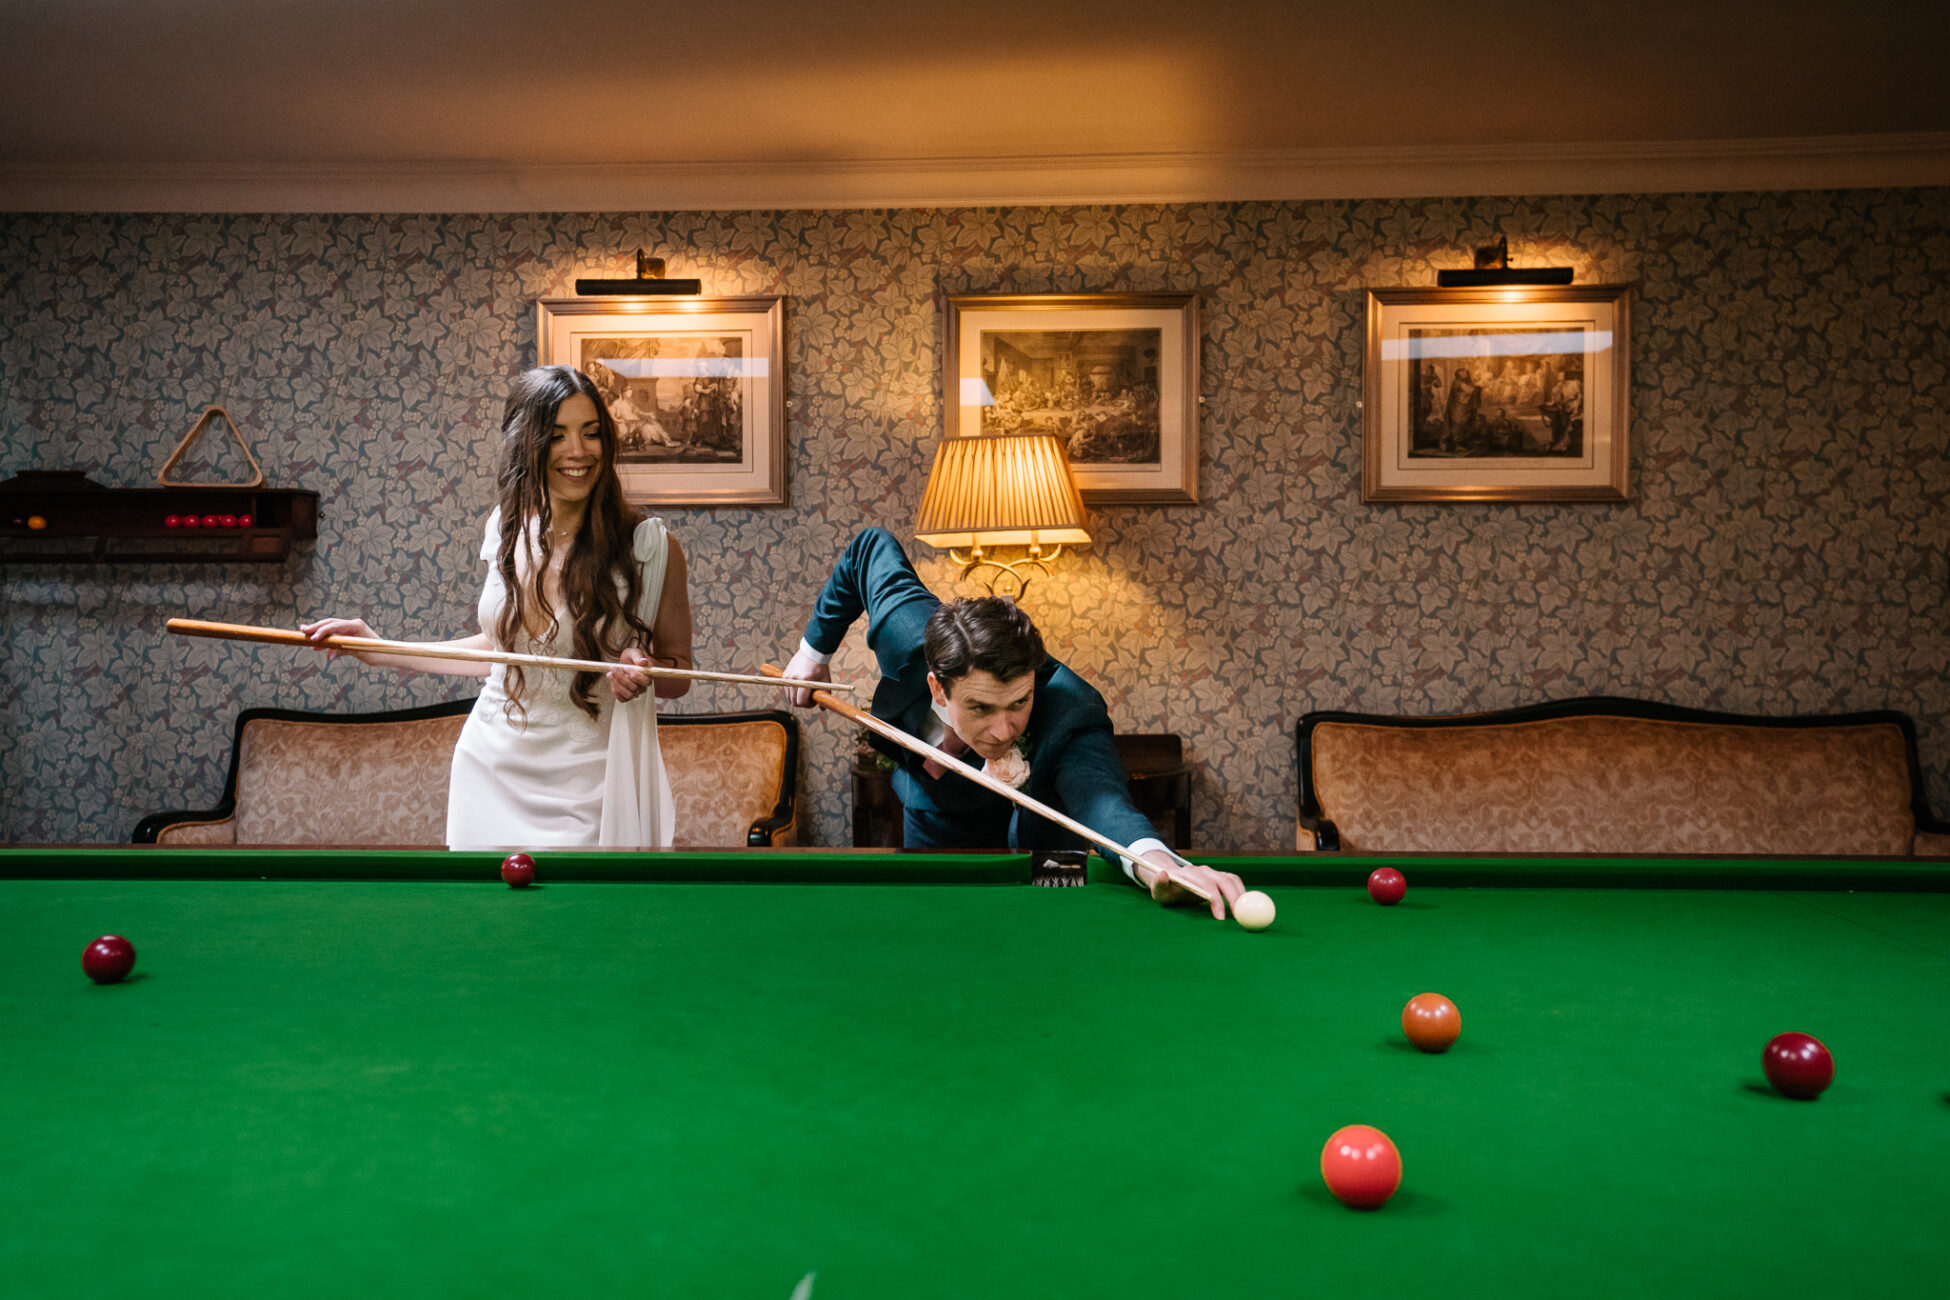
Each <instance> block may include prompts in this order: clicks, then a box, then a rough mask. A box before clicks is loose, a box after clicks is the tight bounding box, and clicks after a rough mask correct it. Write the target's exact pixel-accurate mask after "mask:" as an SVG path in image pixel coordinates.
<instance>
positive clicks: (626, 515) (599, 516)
mask: <svg viewBox="0 0 1950 1300" xmlns="http://www.w3.org/2000/svg"><path fill="white" fill-rule="evenodd" d="M577 393H581V394H582V395H583V396H584V397H587V398H588V399H589V400H590V401H592V402H594V403H595V404H596V424H597V429H598V432H599V435H600V437H601V439H602V445H603V463H602V464H601V466H599V467H598V468H597V471H596V487H595V490H594V491H592V492H591V493H590V494H589V506H588V509H587V510H586V511H585V512H584V513H583V516H582V526H581V527H580V528H578V529H577V530H576V534H575V536H574V537H572V538H570V539H569V551H568V555H567V556H566V557H565V558H564V560H563V564H562V598H563V600H564V602H565V603H566V604H567V606H568V615H569V623H570V625H571V627H572V628H573V629H574V634H575V650H574V657H575V658H577V659H614V658H615V657H616V656H617V655H619V654H621V653H622V652H623V651H624V650H625V649H627V648H628V647H630V646H636V647H637V648H638V649H640V650H643V651H644V652H645V653H648V652H649V649H650V627H649V625H648V624H646V623H645V622H644V621H643V620H642V619H641V618H638V617H637V612H636V606H637V601H638V600H639V599H641V597H642V595H643V575H642V574H641V572H639V570H638V568H637V564H636V556H635V553H634V551H633V549H632V542H633V540H634V538H635V536H636V526H637V524H638V523H639V522H641V521H642V518H643V516H642V514H641V513H640V512H639V511H638V510H636V508H635V507H633V506H631V505H630V503H629V502H628V501H626V500H624V499H623V481H622V480H621V479H619V478H618V477H617V476H616V421H615V420H613V419H611V418H610V414H609V406H608V404H607V403H605V402H604V401H603V395H602V394H601V393H600V392H598V391H597V390H596V385H595V382H594V381H593V380H591V379H590V378H589V376H588V375H585V374H583V373H582V372H581V371H580V370H577V369H575V368H574V367H573V366H542V367H540V368H539V369H535V370H531V371H529V372H528V373H527V374H525V375H523V376H522V377H521V378H520V379H518V380H516V381H515V388H514V391H513V392H512V393H509V394H508V405H507V408H506V409H505V410H504V411H503V412H502V413H501V475H500V482H499V490H500V498H501V545H500V550H499V551H498V552H497V553H496V555H495V567H496V568H497V569H498V570H500V573H501V581H502V582H503V584H505V585H506V587H507V589H508V601H507V603H506V604H505V605H503V606H502V607H501V617H500V618H498V619H496V620H495V624H494V639H495V640H496V641H498V642H500V643H501V644H502V645H503V646H507V647H509V648H510V649H512V648H513V647H514V646H515V645H517V644H518V638H519V637H520V635H521V632H522V630H523V629H524V628H526V627H527V626H528V616H529V613H530V611H532V610H541V611H543V612H544V614H545V615H546V616H547V625H546V626H545V627H544V629H543V631H542V635H541V637H540V640H541V641H543V642H547V641H548V640H550V639H551V638H553V637H554V636H555V633H556V629H557V627H558V626H559V625H560V620H559V619H558V618H557V617H556V612H555V610H554V609H552V608H550V606H549V602H548V596H547V587H546V583H547V581H548V569H549V563H550V561H551V559H552V558H553V556H554V552H555V543H554V539H553V538H551V537H550V536H549V524H550V522H551V520H552V518H553V511H552V510H551V509H550V507H549V499H548V451H549V440H550V439H551V438H552V437H553V436H554V433H555V416H556V412H558V411H560V410H561V409H562V403H564V402H566V401H568V400H569V399H570V398H571V397H573V396H575V395H576V394H577ZM531 525H535V527H534V529H533V531H534V534H535V552H534V561H533V563H531V564H530V565H529V569H528V580H527V582H526V584H523V583H522V582H520V581H519V580H518V578H517V576H516V569H515V548H516V547H518V546H523V545H526V544H527V541H526V539H527V537H528V535H529V532H530V526H531ZM601 677H602V674H600V673H594V672H588V673H577V674H576V676H575V682H574V684H573V685H572V686H571V687H570V688H569V698H570V699H571V700H573V701H574V702H575V706H576V707H577V708H579V709H581V710H582V711H583V712H584V713H586V714H588V715H589V716H590V717H592V718H593V717H596V716H597V710H596V702H595V700H594V699H593V698H592V696H591V694H590V693H591V691H593V690H594V689H595V685H596V682H597V681H598V680H599V679H600V678H601ZM506 682H507V689H508V706H509V709H510V710H511V711H513V710H520V709H521V708H522V705H521V694H522V686H523V682H524V679H523V676H522V670H521V668H520V667H519V666H517V665H513V664H511V665H509V667H508V672H507V677H506Z"/></svg>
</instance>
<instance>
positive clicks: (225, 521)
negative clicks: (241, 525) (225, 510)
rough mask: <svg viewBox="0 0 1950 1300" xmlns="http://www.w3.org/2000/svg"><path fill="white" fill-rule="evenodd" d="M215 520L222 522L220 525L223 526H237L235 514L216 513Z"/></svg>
mask: <svg viewBox="0 0 1950 1300" xmlns="http://www.w3.org/2000/svg"><path fill="white" fill-rule="evenodd" d="M217 522H218V523H220V524H222V525H223V526H224V527H225V528H235V527H236V526H237V516H236V515H218V516H217Z"/></svg>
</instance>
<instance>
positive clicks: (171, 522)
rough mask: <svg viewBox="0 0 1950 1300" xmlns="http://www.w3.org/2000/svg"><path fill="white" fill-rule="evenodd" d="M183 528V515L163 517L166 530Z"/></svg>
mask: <svg viewBox="0 0 1950 1300" xmlns="http://www.w3.org/2000/svg"><path fill="white" fill-rule="evenodd" d="M182 526H183V516H181V515H164V516H163V527H164V528H181V527H182Z"/></svg>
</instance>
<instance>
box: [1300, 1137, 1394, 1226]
mask: <svg viewBox="0 0 1950 1300" xmlns="http://www.w3.org/2000/svg"><path fill="white" fill-rule="evenodd" d="M1320 1176H1321V1179H1322V1180H1323V1181H1324V1182H1326V1184H1327V1190H1328V1191H1330V1192H1332V1193H1333V1194H1334V1196H1335V1198H1336V1199H1337V1200H1339V1201H1340V1203H1341V1204H1343V1205H1350V1206H1353V1207H1354V1208H1355V1209H1357V1210H1372V1209H1375V1208H1376V1207H1377V1206H1381V1205H1385V1204H1387V1201H1388V1198H1389V1197H1391V1196H1393V1195H1394V1194H1395V1189H1396V1188H1398V1187H1400V1186H1401V1185H1402V1155H1401V1152H1399V1151H1397V1150H1396V1149H1395V1144H1394V1143H1393V1142H1392V1141H1390V1140H1389V1138H1388V1135H1387V1134H1386V1133H1383V1132H1382V1131H1381V1130H1380V1129H1378V1128H1371V1127H1369V1126H1368V1125H1366V1124H1349V1125H1348V1126H1347V1127H1346V1128H1341V1129H1336V1130H1334V1135H1333V1136H1332V1137H1330V1138H1328V1139H1327V1145H1326V1146H1324V1147H1322V1148H1321V1150H1320Z"/></svg>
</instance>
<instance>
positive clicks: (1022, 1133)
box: [0, 846, 1950, 1300]
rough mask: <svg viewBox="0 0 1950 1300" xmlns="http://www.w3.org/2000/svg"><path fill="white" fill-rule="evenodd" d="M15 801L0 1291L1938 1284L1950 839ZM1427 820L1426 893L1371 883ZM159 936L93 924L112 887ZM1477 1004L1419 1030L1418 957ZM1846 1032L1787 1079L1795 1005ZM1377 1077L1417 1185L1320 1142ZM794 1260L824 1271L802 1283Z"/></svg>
mask: <svg viewBox="0 0 1950 1300" xmlns="http://www.w3.org/2000/svg"><path fill="white" fill-rule="evenodd" d="M536 857H537V860H538V862H539V864H540V874H539V882H538V885H537V886H536V887H535V888H532V889H529V890H525V891H515V890H510V889H508V888H506V887H505V886H503V885H502V884H501V882H500V880H499V877H498V866H499V860H500V859H499V855H498V854H492V853H466V852H454V853H446V852H411V851H393V850H370V849H358V850H315V849H314V850H268V849H250V848H238V849H221V850H211V849H169V848H156V847H151V846H116V847H104V848H32V847H16V848H0V1044H4V1047H0V1052H3V1053H4V1056H3V1057H0V1059H4V1061H5V1070H4V1074H3V1075H0V1077H4V1078H5V1080H6V1091H7V1098H6V1100H7V1103H8V1104H7V1113H8V1116H9V1123H8V1125H7V1129H6V1134H5V1137H4V1138H0V1225H4V1229H3V1232H4V1235H3V1236H0V1294H5V1295H8V1296H39V1295H59V1296H61V1297H64V1298H73V1297H84V1296H118V1297H119V1296H125V1295H131V1294H142V1295H145V1296H199V1297H201V1296H229V1295H235V1296H242V1295H251V1296H265V1295H277V1296H285V1297H288V1296H311V1295H318V1296H325V1295H333V1296H339V1295H348V1294H375V1295H378V1294H383V1295H398V1294H406V1293H413V1294H417V1295H426V1296H445V1295H456V1296H474V1295H478V1296H490V1295H492V1296H504V1295H553V1294H567V1293H579V1294H589V1293H601V1294H609V1295H619V1296H620V1295H629V1296H637V1295H642V1296H712V1297H719V1296H753V1297H773V1298H775V1300H786V1297H788V1296H792V1295H794V1294H795V1290H796V1291H797V1293H798V1294H800V1295H805V1294H811V1295H812V1296H814V1297H818V1298H821V1300H827V1298H832V1297H917V1296H935V1295H940V1296H958V1297H974V1296H1026V1295H1036V1296H1106V1297H1110V1296H1115V1297H1132V1296H1194V1295H1223V1296H1254V1297H1260V1296H1286V1295H1310V1296H1311V1295H1333V1296H1342V1295H1346V1296H1370V1295H1371V1296H1416V1295H1430V1296H1439V1295H1440V1296H1447V1295H1496V1296H1539V1297H1543V1296H1568V1295H1580V1296H1587V1295H1588V1296H1598V1295H1619V1296H1632V1297H1642V1296H1645V1295H1648V1294H1650V1295H1665V1296H1691V1295H1729V1296H1730V1295H1761V1294H1770V1293H1780V1294H1794V1295H1899V1294H1901V1295H1907V1294H1925V1293H1940V1288H1941V1287H1942V1286H1943V1283H1944V1277H1945V1273H1946V1268H1947V1267H1950V1212H1946V1209H1945V1206H1946V1203H1950V1036H1946V1033H1945V1029H1944V1017H1943V1005H1944V995H1945V992H1946V989H1950V862H1944V861H1936V862H1927V861H1921V862H1919V861H1888V860H1878V861H1866V862H1853V861H1839V860H1833V859H1825V860H1818V861H1808V862H1803V861H1792V860H1784V859H1768V860H1763V861H1738V860H1724V859H1716V860H1708V861H1693V860H1685V859H1654V860H1630V859H1592V858H1575V859H1551V858H1521V859H1520V858H1510V859H1459V858H1435V857H1407V858H1404V857H1385V858H1384V857H1356V856H1347V857H1339V856H1323V855H1314V856H1311V857H1308V858H1304V859H1298V858H1292V857H1273V856H1265V857H1259V856H1254V857H1240V856H1231V855H1221V856H1207V857H1203V858H1201V860H1203V861H1208V862H1211V863H1213V864H1215V865H1219V866H1223V867H1227V868H1230V869H1233V870H1237V871H1239V872H1241V874H1243V875H1245V876H1246V878H1247V881H1248V884H1249V885H1254V886H1258V887H1261V888H1265V889H1266V890H1267V892H1269V893H1270V894H1272V896H1273V897H1274V898H1275V899H1276V901H1277V902H1278V904H1279V908H1280V915H1279V919H1278V921H1277V922H1276V923H1275V924H1274V926H1273V928H1271V929H1270V930H1267V931H1265V932H1264V933H1259V934H1252V933H1247V932H1245V931H1244V930H1242V929H1240V928H1239V927H1237V926H1236V925H1232V924H1230V923H1228V924H1224V925H1221V924H1217V923H1214V922H1213V921H1212V920H1211V919H1210V918H1209V917H1207V916H1204V915H1203V914H1201V913H1198V912H1193V911H1180V910H1170V911H1167V910H1163V909H1160V908H1158V907H1156V906H1155V905H1153V904H1152V903H1151V902H1150V901H1149V900H1148V899H1147V898H1145V897H1144V896H1143V895H1141V894H1140V893H1139V892H1138V891H1137V890H1135V889H1133V888H1130V887H1128V886H1127V885H1124V884H1122V883H1121V877H1120V876H1116V875H1114V873H1113V872H1112V871H1111V869H1110V868H1109V867H1107V866H1106V865H1105V864H1102V863H1093V867H1092V872H1091V876H1092V879H1091V883H1090V884H1089V885H1088V886H1086V887H1084V888H1072V889H1037V888H1031V887H1029V886H1028V883H1027V882H1028V878H1029V866H1028V860H1027V858H1026V857H1023V856H1020V855H1013V854H992V855H976V854H967V855H948V854H943V855H930V854H904V853H894V852H884V851H860V850H854V851H847V850H807V849H791V850H785V849H781V850H770V851H767V850H741V851H737V852H721V853H708V852H686V851H675V852H669V853H620V852H600V851H555V852H550V851H538V852H537V853H536ZM1384 864H1387V865H1394V866H1397V867H1399V868H1400V869H1401V870H1402V872H1403V873H1404V874H1405V875H1406V876H1407V878H1408V881H1409V892H1408V896H1407V899H1406V900H1405V901H1404V902H1402V903H1401V904H1399V905H1398V906H1395V907H1392V908H1384V907H1380V906H1377V905H1376V904H1375V903H1373V902H1372V901H1371V900H1370V899H1369V898H1368V896H1367V893H1366V891H1365V889H1364V883H1365V880H1366V877H1367V873H1368V872H1369V871H1370V870H1372V869H1373V868H1374V867H1376V866H1379V865H1384ZM104 933H119V934H123V935H126V936H128V937H129V938H130V939H131V940H132V941H133V942H134V944H135V946H136V950H137V963H136V968H135V973H134V974H133V975H132V976H131V977H130V978H129V979H128V980H127V981H126V982H124V983H121V984H116V985H108V986H101V987H97V986H95V985H92V984H90V983H89V982H88V980H87V979H86V978H84V976H83V975H82V972H81V970H80V955H81V950H82V948H83V946H84V945H85V944H86V943H87V942H88V941H89V940H91V939H93V938H95V937H96V936H97V935H99V934H104ZM1429 990H1433V991H1437V992H1440V993H1443V994H1445V995H1447V996H1448V997H1450V998H1451V999H1453V1000H1454V1001H1455V1002H1456V1004H1457V1005H1458V1006H1459V1007H1460V1008H1461V1010H1462V1017H1463V1034H1462V1038H1461V1040H1460V1041H1459V1042H1458V1043H1457V1044H1456V1046H1455V1047H1454V1048H1453V1049H1451V1050H1450V1051H1449V1052H1448V1053H1447V1054H1445V1055H1440V1056H1433V1055H1424V1054H1422V1053H1419V1052H1416V1051H1414V1050H1413V1049H1411V1048H1410V1047H1409V1046H1408V1045H1407V1043H1406V1042H1405V1041H1404V1040H1403V1038H1402V1035H1401V1032H1400V1028H1399V1017H1400V1012H1401V1007H1402V1004H1403V1003H1404V1002H1406V1001H1407V1000H1408V998H1409V997H1410V996H1412V995H1413V994H1416V993H1420V992H1424V991H1429ZM1789 1029H1797V1030H1805V1031H1807V1032H1810V1033H1813V1034H1815V1035H1816V1036H1818V1037H1820V1038H1821V1039H1823V1040H1824V1041H1825V1042H1826V1043H1827V1044H1828V1046H1829V1047H1830V1048H1831V1049H1832V1050H1833V1052H1834V1054H1835V1060H1836V1077H1835V1083H1834V1085H1833V1087H1832V1088H1830V1089H1829V1091H1828V1092H1827V1093H1826V1094H1825V1095H1823V1096H1822V1097H1821V1098H1820V1099H1819V1100H1816V1101H1813V1102H1796V1101H1790V1100H1787V1099H1785V1098H1782V1097H1780V1096H1778V1095H1776V1094H1774V1093H1773V1092H1772V1091H1771V1090H1770V1089H1769V1088H1768V1087H1767V1085H1766V1084H1765V1082H1764V1081H1763V1078H1762V1074H1761V1070H1760V1051H1761V1047H1762V1045H1763V1044H1764V1043H1765V1042H1766V1041H1767V1040H1768V1038H1769V1037H1771V1036H1772V1035H1773V1034H1775V1033H1778V1032H1780V1031H1783V1030H1789ZM1351 1123H1366V1124H1373V1125H1375V1126H1377V1127H1379V1128H1381V1129H1383V1130H1384V1131H1385V1132H1387V1133H1388V1134H1390V1135H1391V1136H1392V1137H1393V1138H1394V1140H1395V1142H1396V1144H1397V1145H1398V1147H1399V1148H1400V1150H1401V1153H1402V1160H1403V1166H1404V1178H1403V1182H1402V1187H1401V1190H1400V1192H1399V1193H1398V1194H1397V1195H1396V1196H1395V1198H1394V1199H1393V1200H1392V1201H1390V1202H1389V1203H1388V1204H1387V1205H1386V1206H1385V1207H1383V1208H1382V1209H1380V1210H1376V1211H1370V1212H1362V1211H1355V1210H1350V1209H1347V1208H1344V1207H1343V1206H1341V1205H1340V1204H1338V1203H1337V1202H1335V1201H1334V1200H1333V1199H1332V1198H1331V1196H1330V1195H1329V1194H1328V1193H1327V1191H1326V1190H1325V1188H1324V1187H1323V1185H1322V1183H1321V1180H1320V1176H1319V1158H1320V1149H1321V1146H1322V1144H1323V1143H1324V1142H1325V1140H1326V1138H1327V1135H1328V1134H1329V1133H1330V1132H1332V1131H1333V1130H1334V1129H1336V1128H1339V1127H1340V1126H1342V1125H1345V1124H1351ZM808 1274H816V1280H815V1282H814V1283H813V1285H812V1286H811V1287H810V1288H808V1287H804V1286H802V1285H801V1284H802V1281H803V1279H804V1278H805V1277H806V1276H807V1275H808Z"/></svg>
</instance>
